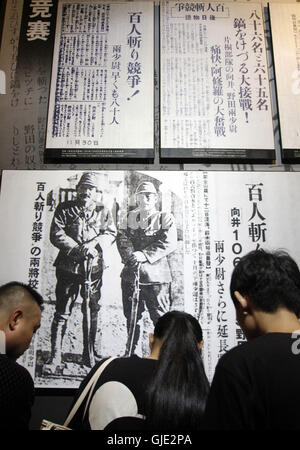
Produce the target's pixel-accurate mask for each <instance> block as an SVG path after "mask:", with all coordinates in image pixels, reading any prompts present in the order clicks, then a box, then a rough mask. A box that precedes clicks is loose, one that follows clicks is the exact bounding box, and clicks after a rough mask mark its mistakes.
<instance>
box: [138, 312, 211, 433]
mask: <svg viewBox="0 0 300 450" xmlns="http://www.w3.org/2000/svg"><path fill="white" fill-rule="evenodd" d="M154 337H156V338H158V339H160V340H162V341H163V344H162V347H161V350H160V356H159V361H158V364H157V369H156V371H155V373H154V376H153V379H152V382H151V383H150V385H149V387H148V390H147V420H146V426H147V428H150V429H157V430H163V429H164V430H167V429H169V430H171V429H176V428H177V429H182V430H183V429H190V430H192V429H197V428H198V427H200V425H201V418H202V415H203V412H204V408H205V403H206V398H207V394H208V389H209V383H208V380H207V377H206V374H205V371H204V366H203V362H202V358H201V354H200V352H199V348H198V344H199V343H200V342H201V341H202V329H201V326H200V324H199V322H198V321H197V320H196V319H195V318H194V317H193V316H191V315H190V314H188V313H185V312H181V311H171V312H168V313H166V314H165V315H164V316H162V317H161V318H160V319H159V320H158V322H157V324H156V326H155V329H154Z"/></svg>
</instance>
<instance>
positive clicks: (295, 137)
mask: <svg viewBox="0 0 300 450" xmlns="http://www.w3.org/2000/svg"><path fill="white" fill-rule="evenodd" d="M269 11H270V21H271V31H272V43H273V55H274V67H275V76H276V88H277V102H278V111H279V119H280V121H279V123H280V134H281V147H282V150H281V153H282V160H283V161H294V162H297V161H299V160H300V5H299V4H297V3H276V4H270V5H269Z"/></svg>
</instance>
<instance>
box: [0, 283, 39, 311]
mask: <svg viewBox="0 0 300 450" xmlns="http://www.w3.org/2000/svg"><path fill="white" fill-rule="evenodd" d="M24 290H25V291H26V292H27V293H28V294H29V296H26V297H24V296H22V295H20V294H22V293H23V292H24ZM24 301H27V302H33V303H36V304H37V305H38V306H39V308H40V309H42V303H43V298H42V296H41V295H40V294H39V293H38V292H37V291H36V290H35V289H33V288H32V287H31V286H30V285H27V284H25V283H21V282H18V281H11V282H9V283H6V284H3V285H2V286H0V316H1V315H6V314H9V313H10V312H12V311H13V309H14V308H16V307H17V306H19V304H20V302H24Z"/></svg>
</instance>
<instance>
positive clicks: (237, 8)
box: [160, 0, 275, 160]
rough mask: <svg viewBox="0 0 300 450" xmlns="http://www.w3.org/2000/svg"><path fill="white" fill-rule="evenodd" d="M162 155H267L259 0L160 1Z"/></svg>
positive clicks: (268, 113)
mask: <svg viewBox="0 0 300 450" xmlns="http://www.w3.org/2000/svg"><path fill="white" fill-rule="evenodd" d="M160 14H161V18H160V23H161V31H160V33H161V45H160V52H161V65H160V74H161V81H160V83H161V99H160V101H161V114H160V117H161V157H162V158H166V159H168V158H180V159H184V158H189V159H190V158H196V159H197V158H201V159H217V160H220V159H223V160H228V159H229V160H247V159H251V160H272V159H274V156H275V151H274V133H273V124H272V110H271V101H270V92H269V76H268V64H267V59H266V47H265V36H264V27H263V21H264V18H263V11H262V7H261V4H260V3H236V2H228V3H226V2H225V3H217V2H203V3H199V2H197V3H196V2H194V3H188V2H176V1H172V0H170V1H168V0H163V1H162V2H161V3H160Z"/></svg>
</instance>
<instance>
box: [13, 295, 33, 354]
mask: <svg viewBox="0 0 300 450" xmlns="http://www.w3.org/2000/svg"><path fill="white" fill-rule="evenodd" d="M25 295H26V296H28V295H30V294H27V292H26V293H25ZM40 323H41V309H40V307H39V306H38V305H37V304H36V303H35V302H30V304H26V305H25V306H20V307H18V308H17V309H16V310H15V312H14V313H13V319H12V325H11V326H10V330H11V332H10V333H9V334H8V335H7V336H6V355H7V356H8V357H9V358H13V359H17V358H19V357H20V356H21V355H23V353H24V352H25V351H26V350H27V349H28V347H29V345H30V343H31V340H32V337H33V335H34V333H35V332H36V331H37V329H38V328H39V327H40Z"/></svg>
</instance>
